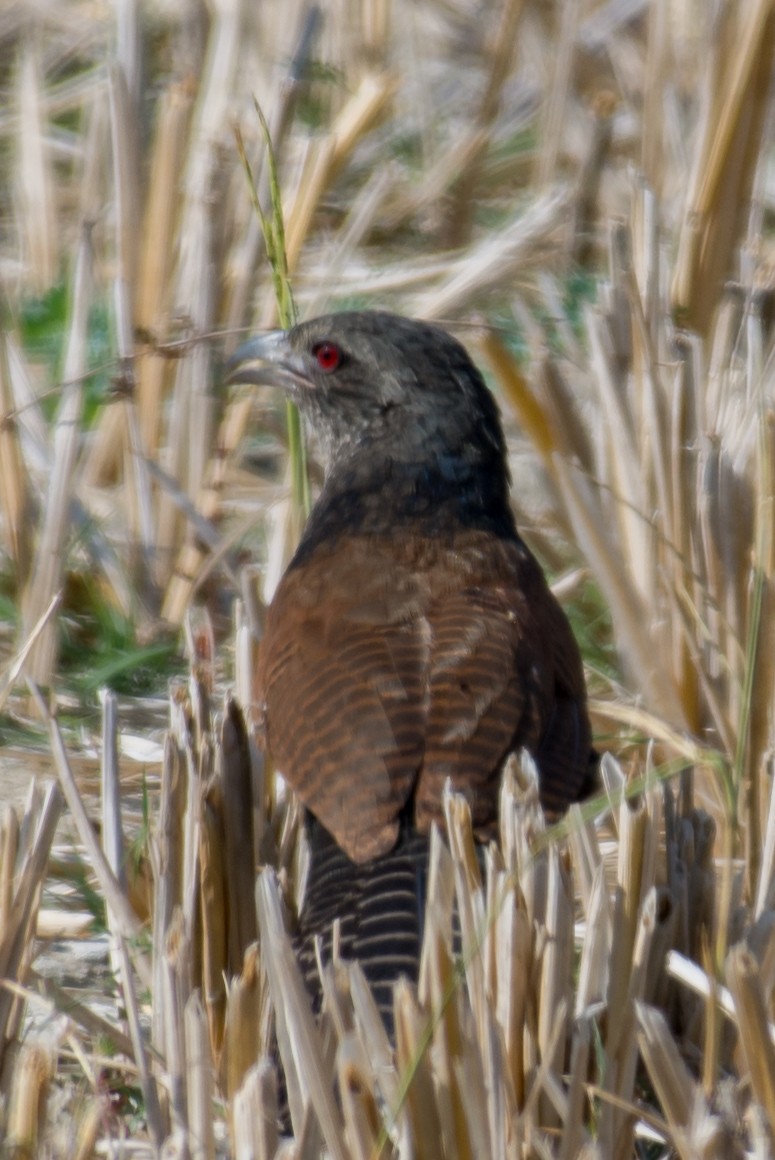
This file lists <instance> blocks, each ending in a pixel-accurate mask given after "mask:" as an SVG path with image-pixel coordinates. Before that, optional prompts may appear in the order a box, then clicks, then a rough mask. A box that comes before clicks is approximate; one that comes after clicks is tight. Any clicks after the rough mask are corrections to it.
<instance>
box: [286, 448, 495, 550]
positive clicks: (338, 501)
mask: <svg viewBox="0 0 775 1160" xmlns="http://www.w3.org/2000/svg"><path fill="white" fill-rule="evenodd" d="M463 528H478V529H480V530H482V531H488V532H491V533H492V534H494V535H497V536H499V537H502V538H505V539H512V538H514V537H515V536H516V526H515V523H514V516H513V513H512V511H511V506H510V504H509V497H508V485H507V476H506V472H505V469H504V467H503V465H502V464H501V463H497V464H493V463H487V462H470V461H466V460H465V459H463V458H456V457H454V456H449V457H446V458H441V459H437V460H434V461H431V462H430V463H429V462H428V461H427V460H424V461H423V462H422V463H412V462H406V461H401V462H398V461H396V460H394V459H380V458H375V459H374V460H372V461H370V462H366V461H362V460H360V459H359V460H358V461H356V462H355V463H349V464H342V465H339V466H338V467H337V468H335V469H334V470H333V471H331V472H330V473H329V475H328V476H327V478H326V481H325V484H324V486H323V490H322V492H321V494H320V496H319V498H318V500H317V503H316V504H315V506H314V508H313V509H312V513H311V515H310V518H309V520H308V521H307V525H306V527H305V529H304V533H303V535H302V539H301V542H300V544H299V548H298V550H297V553H296V556H295V558H294V562H296V563H298V562H301V560H303V559H304V558H306V557H307V556H308V555H309V553H310V552H311V551H312V550H313V549H314V548H315V547H316V546H317V545H318V544H320V543H325V542H330V540H331V539H332V538H333V537H334V536H337V535H342V534H347V535H350V534H352V535H363V536H369V535H373V536H384V535H388V536H390V535H395V534H397V533H398V534H400V533H401V531H402V530H403V531H409V530H411V531H412V532H413V533H414V534H419V535H427V536H431V537H437V536H439V537H440V536H444V535H446V534H451V533H454V532H456V531H458V530H460V529H463Z"/></svg>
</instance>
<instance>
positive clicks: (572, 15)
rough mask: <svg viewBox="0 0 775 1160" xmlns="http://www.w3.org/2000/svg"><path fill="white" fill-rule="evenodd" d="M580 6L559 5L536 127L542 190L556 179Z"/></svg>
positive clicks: (573, 3) (576, 1)
mask: <svg viewBox="0 0 775 1160" xmlns="http://www.w3.org/2000/svg"><path fill="white" fill-rule="evenodd" d="M580 9H581V5H580V4H579V0H570V2H569V3H567V4H564V5H563V6H562V8H561V10H560V12H559V14H558V19H559V21H560V27H559V32H558V35H557V38H556V45H555V48H554V52H553V53H552V58H553V78H552V82H551V86H550V93H549V99H548V100H547V101H546V102H545V105H544V114H543V118H542V124H541V126H540V130H539V141H540V145H539V150H538V154H537V157H536V184H537V185H538V187H539V188H541V189H545V188H546V187H547V186H548V185H549V184H550V183H551V182H552V181H553V180H554V178H555V171H556V168H557V159H558V156H559V149H560V143H561V141H562V138H563V132H562V129H563V123H564V121H565V119H566V106H567V103H568V97H569V91H570V84H571V78H572V75H573V63H572V62H573V54H574V51H575V43H576V34H577V29H578V23H579V13H580Z"/></svg>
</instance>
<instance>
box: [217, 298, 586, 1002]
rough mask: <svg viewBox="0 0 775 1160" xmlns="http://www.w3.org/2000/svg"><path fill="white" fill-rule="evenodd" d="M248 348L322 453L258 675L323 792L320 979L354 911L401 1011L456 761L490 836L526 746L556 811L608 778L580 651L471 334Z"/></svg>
mask: <svg viewBox="0 0 775 1160" xmlns="http://www.w3.org/2000/svg"><path fill="white" fill-rule="evenodd" d="M232 366H234V367H235V368H236V369H234V370H233V371H232V374H231V376H230V381H232V382H237V381H239V382H248V383H256V384H269V385H273V386H277V387H280V388H281V389H282V390H283V391H285V392H286V394H287V395H288V396H289V397H290V398H292V399H293V400H294V402H295V403H297V404H298V406H299V407H300V409H301V411H302V413H303V415H304V417H305V420H306V422H307V424H308V425H309V427H310V428H311V429H312V430H313V432H314V433H315V435H316V436H317V439H318V442H319V445H320V450H321V453H322V457H323V460H324V464H325V481H324V484H323V489H322V491H321V494H320V497H319V499H318V500H317V502H316V504H315V506H314V508H313V510H312V513H311V515H310V517H309V520H308V522H307V525H306V527H305V529H304V533H303V535H302V538H301V542H300V544H299V546H298V548H297V550H296V554H295V555H294V557H293V559H292V560H291V563H290V564H289V566H288V569H287V571H286V572H285V574H284V576H283V578H282V580H281V582H280V584H279V587H278V589H277V592H276V594H275V596H274V599H273V600H272V603H271V605H270V607H269V610H268V614H267V619H266V628H265V635H264V638H263V641H262V643H261V649H260V659H259V664H258V673H257V691H258V701H259V709H260V714H261V722H262V727H263V735H264V740H265V744H266V746H267V748H268V749H269V751H270V753H271V755H272V757H273V759H274V761H275V763H276V765H277V767H278V768H279V769H280V770H281V772H282V773H283V775H284V776H285V777H286V779H287V780H288V782H289V783H290V785H291V786H292V787H293V789H294V790H295V791H296V793H297V794H298V795H299V797H300V798H301V800H302V802H303V803H304V805H305V807H306V811H307V814H306V816H307V824H308V831H309V836H310V842H311V849H312V862H311V868H310V876H309V886H308V890H307V897H306V900H305V904H304V907H303V911H302V914H301V917H300V926H301V945H302V957H303V961H304V962H305V966H306V971H307V977H308V982H309V983H310V985H311V986H312V987H313V990H314V977H313V976H314V954H313V940H314V937H315V935H316V934H320V935H321V936H322V938H323V942H324V946H325V947H326V953H328V948H329V947H330V929H331V924H332V922H333V919H334V918H337V917H338V918H339V919H340V920H341V931H342V947H343V951H344V953H345V954H346V955H348V956H349V957H353V958H358V959H360V960H361V962H362V965H363V967H364V970H365V973H366V975H367V978H368V979H369V981H370V982H371V984H372V987H373V988H374V989H375V993H376V997H377V1000H378V1003H379V1005H380V1007H381V1009H382V1011H383V1014H384V1015H385V1016H386V1018H387V1020H388V1022H390V992H391V986H390V985H391V984H392V982H393V980H394V979H395V978H396V977H397V976H398V975H399V974H400V973H404V972H405V973H407V974H408V975H410V976H411V977H416V975H417V968H418V963H419V948H420V940H421V930H422V919H423V909H424V889H425V873H426V868H427V856H428V835H429V831H430V827H431V825H432V823H434V822H437V823H439V825H441V826H442V827H443V824H444V819H443V811H442V791H443V789H444V785H445V783H446V781H447V779H449V780H450V781H451V783H452V786H453V787H454V789H455V790H456V791H458V792H459V793H462V794H463V795H464V796H465V797H466V798H467V800H468V802H469V803H470V807H471V814H472V819H473V827H474V832H475V835H476V837H477V838H478V839H479V840H481V841H483V842H484V841H487V840H488V839H490V838H492V837H493V836H494V835H495V833H496V826H497V816H498V796H499V785H500V779H501V772H502V770H503V766H504V762H505V761H506V759H507V758H508V756H509V755H510V754H512V753H514V752H515V750H518V749H520V747H522V746H524V747H525V748H526V749H527V750H528V751H529V752H530V753H531V754H532V755H533V757H534V758H535V761H536V763H537V766H538V769H539V773H540V795H541V800H542V803H543V805H544V807H545V808H546V810H547V811H548V812H550V814H552V815H556V814H558V813H559V812H561V811H562V810H564V809H565V808H566V807H567V806H568V805H569V804H570V803H571V802H574V801H576V800H577V799H579V798H580V797H583V796H584V795H585V794H586V793H587V792H588V791H589V789H590V788H591V769H592V765H591V760H592V750H591V744H590V727H589V720H588V717H587V710H586V690H585V685H584V674H583V669H582V663H581V657H580V655H579V650H578V647H577V645H576V642H575V640H574V638H573V634H572V632H571V629H570V626H569V624H568V621H567V619H566V617H565V614H564V613H563V611H562V609H561V608H560V606H559V604H558V603H557V601H556V599H555V598H554V596H553V595H552V593H551V591H550V590H549V587H548V585H547V583H546V580H545V578H544V576H543V573H542V571H541V569H540V567H539V565H538V563H537V562H536V560H535V558H534V556H533V555H532V554H531V552H530V551H529V549H528V548H527V546H526V545H525V543H524V542H523V541H522V539H521V538H520V536H519V533H518V532H517V529H516V525H515V522H514V515H513V513H512V509H511V505H510V502H509V471H508V467H507V462H506V447H505V442H504V438H503V432H502V429H501V424H500V419H499V415H498V410H497V407H496V404H495V401H494V399H493V397H492V395H491V394H490V392H489V390H488V389H487V387H486V386H485V384H484V381H483V380H482V377H481V375H480V374H479V372H478V371H477V369H476V367H474V365H473V364H472V362H471V360H470V359H469V357H468V355H467V354H466V351H465V350H464V349H463V347H462V346H461V345H460V344H459V343H458V342H457V341H456V340H455V339H453V338H452V337H451V336H450V335H449V334H447V333H446V332H445V331H443V330H441V329H440V328H438V327H436V326H431V325H428V324H426V323H423V322H416V321H411V320H409V319H406V318H401V317H398V316H396V315H393V314H388V313H384V312H371V311H364V312H353V313H342V314H334V315H329V316H326V317H322V318H316V319H313V320H312V321H310V322H304V323H302V324H301V325H299V326H295V327H293V329H292V330H289V331H287V332H285V331H279V332H274V333H271V334H266V335H263V336H261V337H258V338H255V339H252V340H250V341H249V342H247V343H245V344H244V345H243V346H241V347H240V348H239V350H238V351H237V352H236V354H235V356H234V358H233V359H232Z"/></svg>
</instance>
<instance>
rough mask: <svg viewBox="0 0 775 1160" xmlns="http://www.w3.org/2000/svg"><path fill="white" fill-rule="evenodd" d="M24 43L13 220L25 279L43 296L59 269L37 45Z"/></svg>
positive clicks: (21, 57) (19, 91) (20, 75)
mask: <svg viewBox="0 0 775 1160" xmlns="http://www.w3.org/2000/svg"><path fill="white" fill-rule="evenodd" d="M25 41H26V43H24V44H23V46H22V48H21V51H20V54H19V57H20V59H19V66H18V68H19V71H18V77H17V84H18V93H17V101H18V109H19V121H18V126H19V135H18V145H17V148H18V151H19V157H18V164H17V166H16V169H15V176H16V182H17V190H16V196H17V206H18V211H17V221H18V225H19V232H20V234H21V245H22V252H23V267H22V268H23V270H24V273H25V278H26V280H27V281H28V283H29V286H30V288H31V289H32V290H33V291H34V292H35V293H36V294H43V293H44V292H45V291H46V290H48V289H49V288H50V287H51V286H52V285H53V284H54V281H55V279H56V276H57V268H58V265H59V249H58V245H57V240H58V231H57V222H56V216H57V215H56V205H55V199H54V184H53V180H52V173H51V160H50V149H49V147H48V145H47V140H46V138H47V126H46V117H45V112H44V104H45V101H44V95H43V90H42V82H41V76H40V63H39V59H38V46H37V45H36V43H35V38H34V37H33V36H29V37H26V38H25Z"/></svg>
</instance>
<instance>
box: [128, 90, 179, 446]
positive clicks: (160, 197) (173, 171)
mask: <svg viewBox="0 0 775 1160" xmlns="http://www.w3.org/2000/svg"><path fill="white" fill-rule="evenodd" d="M192 99H193V92H192V88H191V84H190V82H173V83H171V84H169V85H168V86H167V87H166V89H165V91H164V93H163V94H162V96H161V98H160V100H159V102H158V107H157V111H156V126H155V133H154V140H153V146H152V149H151V162H150V173H149V177H148V195H147V199H146V205H145V213H144V216H143V226H142V235H141V236H142V245H141V250H140V257H139V262H138V266H139V269H138V275H137V281H136V285H135V300H134V313H135V318H136V320H137V326H138V330H139V332H140V334H145V335H147V336H148V338H149V339H150V340H151V343H152V344H153V342H154V341H161V340H163V338H164V337H165V332H166V326H167V324H168V309H169V295H170V276H171V272H172V266H173V261H174V239H175V237H176V232H175V224H176V218H177V195H178V182H179V179H180V171H181V168H182V165H183V160H184V155H185V154H184V150H185V144H186V132H187V130H188V127H189V121H190V118H191V107H192ZM168 367H169V362H168V360H167V359H166V358H164V356H163V355H161V354H159V353H156V351H155V349H154V347H153V345H151V346H150V349H149V350H148V351H147V352H146V354H145V356H144V357H143V358H141V359H140V361H139V364H138V366H137V370H136V374H137V408H138V411H139V415H140V433H141V438H142V446H143V450H144V452H145V454H146V455H148V456H151V457H153V456H156V455H157V453H158V450H159V431H160V427H161V423H162V417H163V416H162V401H163V398H162V396H163V390H164V385H165V379H166V378H167V369H168Z"/></svg>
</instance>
